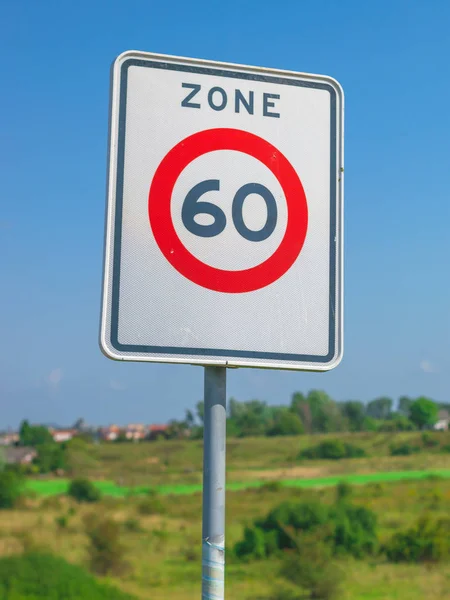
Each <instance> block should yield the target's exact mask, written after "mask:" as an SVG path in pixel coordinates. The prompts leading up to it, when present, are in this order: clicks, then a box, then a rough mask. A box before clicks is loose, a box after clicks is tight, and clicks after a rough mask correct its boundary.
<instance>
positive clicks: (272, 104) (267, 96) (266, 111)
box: [263, 94, 280, 119]
mask: <svg viewBox="0 0 450 600" xmlns="http://www.w3.org/2000/svg"><path fill="white" fill-rule="evenodd" d="M270 98H273V99H274V100H279V99H280V95H279V94H263V115H264V117H275V118H277V119H279V118H280V113H276V112H269V108H274V107H275V102H270V101H269V100H270Z"/></svg>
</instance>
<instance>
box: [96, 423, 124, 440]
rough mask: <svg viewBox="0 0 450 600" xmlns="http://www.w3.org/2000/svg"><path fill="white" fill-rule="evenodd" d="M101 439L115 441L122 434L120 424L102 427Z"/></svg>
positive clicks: (100, 431)
mask: <svg viewBox="0 0 450 600" xmlns="http://www.w3.org/2000/svg"><path fill="white" fill-rule="evenodd" d="M99 433H100V439H102V440H104V441H105V442H114V441H115V440H117V438H118V437H119V435H120V427H119V426H118V425H110V426H109V427H102V428H101V429H100V430H99Z"/></svg>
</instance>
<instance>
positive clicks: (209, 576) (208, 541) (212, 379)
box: [202, 367, 227, 600]
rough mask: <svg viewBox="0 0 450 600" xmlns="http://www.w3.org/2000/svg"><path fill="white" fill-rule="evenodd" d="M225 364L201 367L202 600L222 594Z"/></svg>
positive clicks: (212, 599) (213, 599) (220, 598)
mask: <svg viewBox="0 0 450 600" xmlns="http://www.w3.org/2000/svg"><path fill="white" fill-rule="evenodd" d="M226 373H227V370H226V367H205V409H204V418H203V425H204V430H203V532H202V539H203V543H202V600H223V599H224V597H225V585H224V583H225V581H224V580H225V445H226V419H227V415H226V378H227V375H226Z"/></svg>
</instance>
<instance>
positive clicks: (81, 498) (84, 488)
mask: <svg viewBox="0 0 450 600" xmlns="http://www.w3.org/2000/svg"><path fill="white" fill-rule="evenodd" d="M67 494H68V495H69V496H71V497H72V498H74V499H75V500H77V502H98V501H99V500H100V498H101V492H100V490H99V489H98V488H97V487H96V486H95V485H94V484H93V483H92V482H91V481H89V479H83V478H82V477H80V478H78V479H74V480H73V481H72V482H71V483H70V486H69V490H68V492H67Z"/></svg>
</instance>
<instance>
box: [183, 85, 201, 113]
mask: <svg viewBox="0 0 450 600" xmlns="http://www.w3.org/2000/svg"><path fill="white" fill-rule="evenodd" d="M181 87H184V88H187V89H188V90H192V92H191V93H190V94H188V95H187V96H186V98H185V99H184V100H182V102H181V106H185V107H186V108H200V104H197V103H196V102H190V100H192V98H193V97H194V96H196V95H197V94H198V92H199V91H200V88H201V86H200V85H198V84H197V83H182V84H181Z"/></svg>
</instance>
